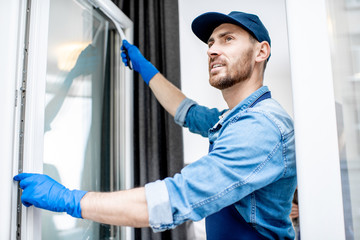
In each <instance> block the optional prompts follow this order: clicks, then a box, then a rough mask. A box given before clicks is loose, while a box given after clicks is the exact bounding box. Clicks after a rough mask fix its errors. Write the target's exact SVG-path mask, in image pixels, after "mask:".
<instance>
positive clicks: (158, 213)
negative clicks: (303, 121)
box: [15, 12, 296, 239]
mask: <svg viewBox="0 0 360 240" xmlns="http://www.w3.org/2000/svg"><path fill="white" fill-rule="evenodd" d="M192 29H193V31H194V33H195V35H196V36H198V37H199V38H200V39H201V40H202V41H203V42H205V43H207V44H208V47H209V48H208V52H207V53H208V59H209V82H210V84H211V85H212V86H214V87H216V88H218V89H220V90H221V92H222V94H223V97H224V99H225V101H226V103H227V105H228V107H229V109H228V110H225V111H221V112H220V111H218V110H216V109H208V108H206V107H202V106H199V105H198V104H196V102H194V101H192V100H190V99H188V98H186V97H185V95H184V94H183V93H182V92H181V91H180V90H179V89H177V88H176V87H175V86H173V85H172V84H171V83H170V82H169V81H167V80H166V79H165V78H164V77H163V76H162V75H161V74H160V73H159V72H158V70H157V69H156V68H155V67H154V66H153V65H152V64H151V63H150V62H148V61H147V60H146V59H145V58H144V57H143V56H142V55H141V53H140V51H139V50H138V49H137V48H136V47H135V46H133V45H131V44H129V43H128V42H126V41H123V46H122V50H123V53H122V57H123V61H124V63H125V64H126V65H129V64H130V63H129V62H128V60H127V57H129V58H130V61H131V62H132V64H133V68H134V70H135V71H138V72H139V73H140V74H141V76H142V78H143V79H144V81H145V82H146V83H147V84H148V85H149V86H150V88H151V89H152V91H153V92H154V94H155V96H156V97H157V99H158V100H159V102H160V103H161V104H162V105H163V106H164V108H165V109H166V110H167V111H168V112H169V113H170V114H171V115H173V116H174V117H175V121H176V122H177V123H179V124H180V125H182V126H185V127H188V128H189V129H190V131H192V132H195V133H199V134H201V135H203V136H206V137H208V138H209V142H210V147H209V153H208V155H206V156H204V157H202V158H201V159H199V160H198V161H196V162H194V163H192V164H190V165H188V166H187V167H185V168H184V169H183V170H182V171H181V173H180V174H176V175H175V176H174V177H173V178H166V179H164V180H162V181H160V180H158V181H156V182H153V183H149V184H147V185H145V187H142V188H136V189H131V190H126V191H120V192H112V193H96V192H84V191H79V190H73V191H70V190H68V189H66V188H65V187H64V186H62V185H60V184H59V183H57V182H55V181H54V180H52V179H51V178H49V177H48V176H44V175H41V174H28V173H25V174H20V175H18V176H15V180H19V181H20V186H21V187H22V188H23V189H24V190H23V196H22V201H23V203H24V204H25V205H26V206H31V205H35V206H36V207H41V208H45V209H48V210H52V211H60V212H62V211H66V212H67V213H68V214H70V215H72V216H74V217H79V218H81V217H82V218H85V219H91V220H94V221H98V222H103V223H108V224H116V225H127V226H134V227H147V226H150V227H151V228H152V229H153V230H154V231H163V230H166V229H170V228H174V227H176V226H177V225H179V224H181V223H183V222H185V221H187V220H194V221H197V220H200V219H202V218H206V231H207V238H208V239H293V238H294V230H293V228H292V225H291V220H290V218H289V214H290V212H291V201H292V197H293V194H294V190H295V187H296V168H295V149H294V148H295V147H294V131H293V123H292V120H291V119H290V117H289V116H288V115H287V113H286V112H285V111H284V110H283V109H282V107H281V106H280V105H279V104H278V103H277V102H276V101H275V100H273V99H271V95H270V92H269V90H268V88H267V87H266V86H263V76H264V70H265V67H266V63H267V61H268V60H269V57H270V44H271V42H270V37H269V34H268V32H267V30H266V28H265V27H264V25H263V24H262V23H261V21H260V19H259V18H258V17H257V16H255V15H252V14H247V13H243V12H231V13H230V14H229V15H225V14H221V13H214V12H211V13H205V14H202V15H200V16H199V17H197V18H196V19H195V20H194V21H193V23H192Z"/></svg>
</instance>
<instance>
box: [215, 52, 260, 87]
mask: <svg viewBox="0 0 360 240" xmlns="http://www.w3.org/2000/svg"><path fill="white" fill-rule="evenodd" d="M253 52H254V49H253V48H249V49H248V50H247V51H246V52H245V53H243V54H242V56H241V57H240V59H239V60H238V61H237V62H236V63H235V64H234V65H233V68H234V67H235V68H236V69H235V70H234V71H233V72H230V70H231V69H228V70H227V72H226V74H225V76H216V75H214V76H210V78H209V82H210V85H211V86H213V87H215V88H217V89H219V90H224V89H226V88H229V87H232V86H234V85H235V84H237V83H240V82H243V81H245V80H247V79H249V78H250V77H251V74H252V72H253V69H254V65H253V64H252V62H251V59H252V56H253Z"/></svg>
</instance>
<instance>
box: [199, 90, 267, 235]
mask: <svg viewBox="0 0 360 240" xmlns="http://www.w3.org/2000/svg"><path fill="white" fill-rule="evenodd" d="M267 98H271V94H270V92H266V93H264V94H263V95H261V96H260V97H259V98H258V99H257V100H256V101H255V102H254V103H253V104H252V105H251V106H250V107H254V106H255V105H256V104H257V103H259V102H260V101H262V100H265V99H267ZM220 127H221V126H220ZM212 149H213V144H212V143H211V144H210V146H209V152H211V151H212ZM205 224H206V236H207V240H222V239H224V240H242V239H243V240H262V239H266V238H265V237H264V236H262V235H261V234H260V233H259V232H258V231H256V230H255V228H253V227H252V226H251V225H250V224H249V223H247V222H246V221H245V219H244V218H243V217H242V216H241V215H240V213H239V212H238V211H237V209H236V208H235V205H234V204H232V205H230V206H227V207H225V208H223V209H221V210H220V211H219V212H216V213H214V214H212V215H210V216H208V217H207V218H206V219H205Z"/></svg>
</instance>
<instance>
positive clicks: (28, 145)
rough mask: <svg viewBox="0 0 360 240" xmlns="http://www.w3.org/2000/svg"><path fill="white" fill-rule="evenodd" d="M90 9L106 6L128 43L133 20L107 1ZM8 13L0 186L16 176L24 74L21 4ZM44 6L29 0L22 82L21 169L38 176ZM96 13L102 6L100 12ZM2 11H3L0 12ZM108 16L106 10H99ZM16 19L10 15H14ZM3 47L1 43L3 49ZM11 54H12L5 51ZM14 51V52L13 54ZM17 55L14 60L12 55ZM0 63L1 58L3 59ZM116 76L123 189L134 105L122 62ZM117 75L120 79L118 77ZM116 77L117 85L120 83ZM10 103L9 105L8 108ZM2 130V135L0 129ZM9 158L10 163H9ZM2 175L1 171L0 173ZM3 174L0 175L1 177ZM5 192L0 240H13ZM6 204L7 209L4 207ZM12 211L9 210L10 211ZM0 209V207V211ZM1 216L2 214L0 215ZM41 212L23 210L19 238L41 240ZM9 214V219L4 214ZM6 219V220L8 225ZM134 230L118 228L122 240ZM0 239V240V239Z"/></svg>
mask: <svg viewBox="0 0 360 240" xmlns="http://www.w3.org/2000/svg"><path fill="white" fill-rule="evenodd" d="M89 3H90V4H92V5H93V6H95V7H99V6H102V7H105V8H106V9H108V10H110V11H111V12H112V13H113V14H114V15H115V16H109V18H110V19H111V20H112V21H113V22H114V24H115V25H120V26H121V28H122V29H123V30H124V33H125V36H126V38H127V39H128V40H129V41H130V42H132V40H133V37H132V36H133V24H132V21H131V20H130V19H129V18H128V17H127V16H126V15H125V14H124V13H122V12H121V11H120V10H119V8H118V7H117V6H115V5H114V4H113V3H112V2H111V1H110V0H97V1H96V4H95V5H94V1H89ZM7 4H8V5H9V7H11V8H10V9H11V11H8V8H6V7H4V8H2V9H4V10H6V11H8V14H4V15H5V16H8V17H9V18H8V19H13V20H14V21H13V22H12V21H10V22H11V23H12V24H11V25H10V27H11V30H12V32H10V33H11V34H12V35H11V40H12V41H9V43H11V44H8V46H9V51H7V52H9V54H8V56H9V58H8V59H10V60H11V67H12V68H10V70H9V71H8V72H5V73H4V76H3V77H4V78H5V79H15V80H16V81H13V82H11V81H9V82H8V84H6V85H5V84H4V83H2V82H1V87H3V86H5V87H6V88H1V89H4V91H7V92H9V91H10V93H11V94H6V95H4V96H6V97H7V99H8V100H9V101H8V102H7V104H3V103H2V104H0V109H1V111H2V112H6V113H10V114H6V118H5V119H4V122H1V126H0V128H1V130H3V129H4V130H5V129H7V131H4V133H5V134H4V136H2V137H1V139H0V141H1V143H4V145H2V147H4V150H6V151H4V152H2V153H1V156H2V157H4V159H6V160H7V161H6V163H5V168H4V170H3V171H4V173H6V174H5V177H6V178H7V179H6V181H5V180H4V181H3V180H1V183H3V182H5V183H9V181H8V178H12V176H14V175H15V174H17V173H18V171H19V169H18V165H17V163H18V154H19V153H18V152H19V148H18V145H19V144H18V142H19V136H18V135H19V124H20V120H19V119H20V114H21V113H20V107H17V108H14V105H15V98H16V97H15V95H16V94H15V92H16V90H17V91H18V92H19V91H20V88H21V82H22V81H21V78H22V76H23V75H22V71H23V64H22V60H23V52H22V51H23V49H24V40H23V39H24V32H25V29H26V20H25V17H24V16H25V15H26V7H27V6H26V1H8V3H7ZM49 8H50V0H31V9H30V24H29V29H30V35H29V47H28V49H29V51H28V62H27V80H26V82H27V84H26V108H25V119H26V121H25V132H24V136H25V137H24V149H23V156H24V158H23V163H24V165H23V171H24V172H39V173H41V172H42V171H43V150H44V149H43V145H44V106H45V85H46V63H47V47H44V46H47V40H48V24H49ZM100 10H101V8H100ZM2 12H3V11H2ZM104 13H105V15H107V13H106V12H104ZM14 16H15V17H14ZM5 46H6V45H5ZM10 51H11V52H10ZM14 53H17V54H16V55H14ZM11 56H16V57H11ZM117 57H118V61H117V62H119V63H120V62H121V57H120V56H117ZM2 59H3V58H2ZM116 71H117V72H118V74H117V76H119V79H117V80H116V81H115V83H114V84H115V86H114V87H115V89H117V91H116V93H118V95H115V96H114V98H115V99H116V100H118V101H115V102H116V103H117V104H116V105H115V108H117V109H118V110H119V111H118V112H117V114H118V115H117V117H116V119H117V121H118V125H119V126H120V129H119V130H120V132H121V135H120V137H119V139H117V140H116V142H118V143H119V145H120V149H119V151H117V153H118V154H116V156H115V157H117V158H119V159H120V163H121V164H122V165H121V166H120V168H123V169H125V172H126V173H127V174H126V176H125V178H124V179H122V180H123V181H125V186H124V187H125V188H131V187H133V180H132V179H133V170H132V164H133V149H132V132H133V131H132V129H133V124H132V122H133V121H132V116H133V114H132V111H133V110H132V109H133V108H132V106H133V94H132V92H133V91H132V89H133V79H132V72H131V71H130V70H128V68H125V66H124V65H123V64H120V66H116ZM120 74H121V75H120ZM120 79H121V81H120ZM16 102H17V106H19V104H20V99H19V97H18V98H17V100H16ZM9 103H12V104H9ZM2 132H3V131H2ZM8 159H9V161H8ZM3 171H1V173H2V172H3ZM2 176H3V175H2ZM4 189H5V191H6V192H9V193H10V194H9V195H11V196H12V198H11V200H10V199H8V200H6V201H5V200H1V203H4V204H5V206H4V209H6V207H8V208H7V210H6V214H4V215H3V216H4V217H3V218H4V221H2V222H3V223H7V225H6V226H5V227H6V228H7V229H6V231H4V232H3V231H1V232H2V233H1V236H5V237H4V239H16V207H17V206H16V198H17V196H16V193H17V184H16V183H15V182H13V183H12V185H11V184H7V185H6V184H5V186H4ZM9 206H11V208H10V207H9ZM9 209H11V211H10V210H9ZM1 210H3V208H1ZM1 212H2V213H5V211H4V212H3V211H1ZM40 213H41V210H39V209H36V208H34V207H30V208H26V207H24V206H22V221H21V228H22V229H21V239H26V240H32V239H41V214H40ZM10 214H11V216H9V215H10ZM9 219H11V221H10V222H9ZM132 238H133V230H132V229H131V228H123V231H121V239H132ZM1 239H3V238H2V237H1Z"/></svg>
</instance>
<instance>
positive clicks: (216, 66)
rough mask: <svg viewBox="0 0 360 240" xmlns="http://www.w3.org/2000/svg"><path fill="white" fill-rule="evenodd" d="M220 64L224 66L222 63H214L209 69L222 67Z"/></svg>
mask: <svg viewBox="0 0 360 240" xmlns="http://www.w3.org/2000/svg"><path fill="white" fill-rule="evenodd" d="M222 66H224V64H220V63H217V64H214V65H213V66H212V68H211V69H214V68H218V67H222Z"/></svg>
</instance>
